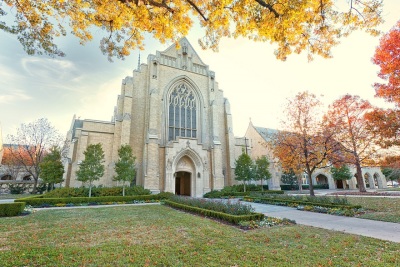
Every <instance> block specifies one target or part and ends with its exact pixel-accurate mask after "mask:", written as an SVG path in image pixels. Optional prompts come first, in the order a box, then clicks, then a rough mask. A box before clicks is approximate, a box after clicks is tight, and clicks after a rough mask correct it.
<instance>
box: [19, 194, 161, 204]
mask: <svg viewBox="0 0 400 267" xmlns="http://www.w3.org/2000/svg"><path fill="white" fill-rule="evenodd" d="M165 198H167V196H166V195H165V194H157V195H140V196H105V197H67V198H32V197H28V198H20V199H16V200H14V202H23V203H25V204H26V205H31V206H33V207H38V206H46V205H57V204H82V203H88V204H91V203H96V204H99V203H109V202H133V201H154V200H162V199H165Z"/></svg>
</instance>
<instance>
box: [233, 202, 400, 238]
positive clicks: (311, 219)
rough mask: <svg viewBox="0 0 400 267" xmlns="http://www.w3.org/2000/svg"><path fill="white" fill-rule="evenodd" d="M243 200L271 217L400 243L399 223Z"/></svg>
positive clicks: (257, 210)
mask: <svg viewBox="0 0 400 267" xmlns="http://www.w3.org/2000/svg"><path fill="white" fill-rule="evenodd" d="M241 202H242V203H246V204H250V205H251V206H252V207H254V208H255V210H256V212H260V213H264V214H265V215H267V216H271V217H280V218H287V219H291V220H295V221H296V223H298V224H303V225H309V226H313V227H319V228H324V229H328V230H333V231H341V232H345V233H351V234H356V235H362V236H368V237H373V238H377V239H382V240H388V241H393V242H397V243H400V224H399V223H390V222H381V221H373V220H366V219H359V218H354V217H345V216H335V215H329V214H322V213H316V212H309V211H300V210H297V209H295V208H289V207H283V206H275V205H267V204H259V203H253V202H244V201H241Z"/></svg>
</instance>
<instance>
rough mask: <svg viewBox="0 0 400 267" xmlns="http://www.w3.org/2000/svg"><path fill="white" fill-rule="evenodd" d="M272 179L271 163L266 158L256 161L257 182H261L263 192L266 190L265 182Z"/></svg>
mask: <svg viewBox="0 0 400 267" xmlns="http://www.w3.org/2000/svg"><path fill="white" fill-rule="evenodd" d="M268 179H271V173H270V172H269V161H268V159H267V157H266V156H262V157H261V158H257V159H256V164H255V180H260V181H261V191H263V190H264V186H263V180H268Z"/></svg>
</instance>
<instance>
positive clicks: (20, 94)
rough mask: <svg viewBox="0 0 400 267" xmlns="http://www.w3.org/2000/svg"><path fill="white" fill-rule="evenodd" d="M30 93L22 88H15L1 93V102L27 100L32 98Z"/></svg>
mask: <svg viewBox="0 0 400 267" xmlns="http://www.w3.org/2000/svg"><path fill="white" fill-rule="evenodd" d="M31 98H32V97H30V96H29V95H27V94H26V93H25V92H24V91H21V90H13V91H10V92H6V93H5V94H0V103H5V104H9V103H10V102H14V101H21V100H22V101H26V100H29V99H31Z"/></svg>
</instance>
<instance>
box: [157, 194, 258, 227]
mask: <svg viewBox="0 0 400 267" xmlns="http://www.w3.org/2000/svg"><path fill="white" fill-rule="evenodd" d="M164 203H165V204H166V205H168V206H171V207H174V208H177V209H181V210H184V211H189V212H193V213H197V214H200V215H203V216H206V217H212V218H215V219H220V220H223V221H226V222H229V223H233V224H239V222H241V221H252V220H254V221H259V220H262V219H263V218H264V214H261V213H255V212H254V209H253V208H252V207H251V206H250V205H243V204H240V203H238V202H236V203H230V202H229V201H228V202H223V201H210V200H205V199H195V198H189V197H178V196H174V197H171V198H170V199H168V200H165V201H164Z"/></svg>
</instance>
